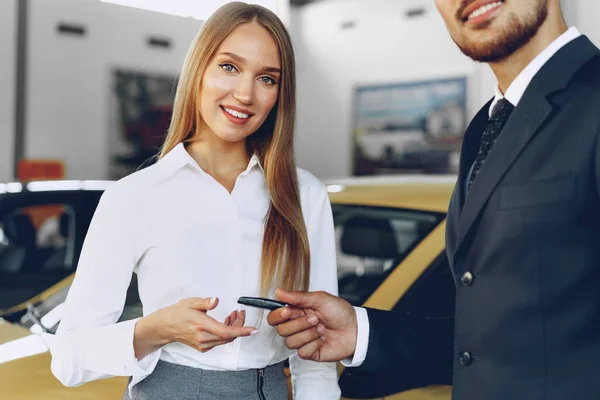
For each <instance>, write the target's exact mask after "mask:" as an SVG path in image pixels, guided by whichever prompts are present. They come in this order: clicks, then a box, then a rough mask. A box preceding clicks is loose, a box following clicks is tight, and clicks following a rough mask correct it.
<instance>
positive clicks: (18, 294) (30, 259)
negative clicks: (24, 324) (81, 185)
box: [0, 191, 90, 310]
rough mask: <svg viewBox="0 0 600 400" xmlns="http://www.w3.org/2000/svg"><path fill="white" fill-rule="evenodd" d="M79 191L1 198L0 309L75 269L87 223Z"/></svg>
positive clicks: (48, 285) (86, 212)
mask: <svg viewBox="0 0 600 400" xmlns="http://www.w3.org/2000/svg"><path fill="white" fill-rule="evenodd" d="M81 200H82V192H81V191H60V192H22V193H13V194H10V195H9V196H3V197H2V199H1V200H0V310H1V309H7V308H10V307H13V306H15V305H17V304H20V303H22V302H24V301H26V300H28V299H30V298H32V297H34V296H36V295H38V294H39V293H41V292H43V291H44V290H45V289H47V288H49V287H51V286H52V285H54V284H56V283H57V282H59V281H60V280H62V279H64V278H65V277H67V276H68V275H70V274H71V273H73V272H74V270H75V266H76V262H77V258H78V256H79V252H80V249H81V244H82V241H83V239H82V236H83V235H84V231H87V225H89V218H90V216H89V212H88V211H87V210H86V209H85V208H82V204H81Z"/></svg>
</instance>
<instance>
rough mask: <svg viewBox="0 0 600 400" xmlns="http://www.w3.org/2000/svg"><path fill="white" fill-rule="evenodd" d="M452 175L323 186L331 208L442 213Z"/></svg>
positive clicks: (337, 182)
mask: <svg viewBox="0 0 600 400" xmlns="http://www.w3.org/2000/svg"><path fill="white" fill-rule="evenodd" d="M455 183H456V175H400V176H368V177H356V178H347V179H338V180H329V181H327V182H326V184H327V191H328V192H329V197H330V199H331V202H332V203H333V204H356V205H366V206H374V207H394V208H405V209H413V210H422V211H433V212H441V213H446V212H447V211H448V204H449V203H450V197H451V196H452V191H453V190H454V184H455Z"/></svg>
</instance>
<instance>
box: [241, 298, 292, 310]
mask: <svg viewBox="0 0 600 400" xmlns="http://www.w3.org/2000/svg"><path fill="white" fill-rule="evenodd" d="M237 302H238V303H239V304H243V305H245V306H250V307H257V308H264V309H267V310H271V311H273V310H277V309H278V308H282V307H287V306H288V304H286V303H282V302H281V301H277V300H271V299H263V298H261V297H240V298H239V299H238V301H237Z"/></svg>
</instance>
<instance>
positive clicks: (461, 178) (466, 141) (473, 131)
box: [446, 100, 492, 262]
mask: <svg viewBox="0 0 600 400" xmlns="http://www.w3.org/2000/svg"><path fill="white" fill-rule="evenodd" d="M491 104H492V100H490V101H489V102H488V103H487V104H486V105H485V106H483V107H482V108H481V110H479V112H478V113H477V115H475V118H473V120H472V121H471V123H470V124H469V126H468V127H467V130H466V132H465V135H464V137H463V142H462V146H461V150H460V160H459V164H458V179H457V181H456V185H455V186H454V192H453V193H452V198H451V199H450V206H449V208H448V218H447V221H446V249H447V251H448V254H449V260H450V261H451V262H452V260H453V259H454V252H455V250H456V241H457V238H458V235H459V231H458V227H459V226H460V225H459V223H458V220H459V218H460V215H461V213H462V209H463V205H464V201H465V190H466V177H467V174H468V173H469V170H470V169H471V165H472V164H473V162H474V160H475V157H476V156H477V151H478V150H479V142H480V140H481V133H482V132H483V129H484V127H485V124H486V122H487V121H488V116H489V111H488V110H489V108H490V105H491Z"/></svg>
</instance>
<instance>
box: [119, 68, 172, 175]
mask: <svg viewBox="0 0 600 400" xmlns="http://www.w3.org/2000/svg"><path fill="white" fill-rule="evenodd" d="M112 80H113V81H112V93H111V107H110V109H111V137H110V162H109V177H110V179H120V178H122V177H124V176H126V175H129V174H131V173H132V172H135V171H136V170H137V169H139V168H140V166H141V165H142V164H143V165H144V166H148V165H150V164H151V161H150V160H153V157H154V156H155V155H156V154H157V153H158V151H159V149H160V147H161V146H162V143H163V141H164V139H165V137H166V134H167V131H168V129H169V124H170V121H171V114H172V113H173V101H174V97H175V90H176V87H177V77H176V76H169V75H163V74H160V73H148V72H142V71H126V70H115V71H113V74H112Z"/></svg>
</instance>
